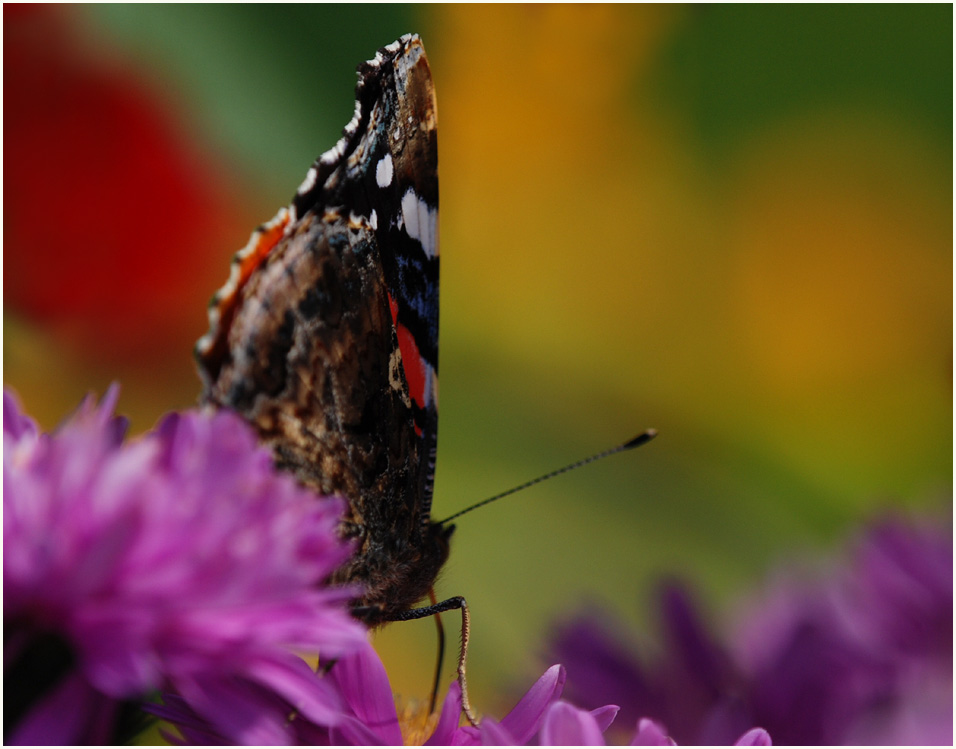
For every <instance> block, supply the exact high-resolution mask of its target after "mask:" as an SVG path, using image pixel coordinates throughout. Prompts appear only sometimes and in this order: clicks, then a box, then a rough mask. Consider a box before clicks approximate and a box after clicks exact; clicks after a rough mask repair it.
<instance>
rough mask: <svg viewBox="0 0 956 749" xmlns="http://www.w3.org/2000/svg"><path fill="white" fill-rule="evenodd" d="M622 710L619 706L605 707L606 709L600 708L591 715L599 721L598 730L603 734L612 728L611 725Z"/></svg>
mask: <svg viewBox="0 0 956 749" xmlns="http://www.w3.org/2000/svg"><path fill="white" fill-rule="evenodd" d="M620 710H621V708H619V707H618V706H617V705H605V706H604V707H599V708H597V709H595V710H592V711H591V715H592V716H593V717H594V720H596V721H597V724H598V728H600V729H601V733H604V732H605V731H606V730H607V729H608V728H610V727H611V723H613V722H614V719H615V718H616V717H617V714H618V713H619V712H620Z"/></svg>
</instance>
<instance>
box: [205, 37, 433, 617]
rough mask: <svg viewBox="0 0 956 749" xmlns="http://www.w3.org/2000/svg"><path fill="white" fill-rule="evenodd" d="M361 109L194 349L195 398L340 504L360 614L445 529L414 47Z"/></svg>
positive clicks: (366, 93) (417, 44) (216, 306)
mask: <svg viewBox="0 0 956 749" xmlns="http://www.w3.org/2000/svg"><path fill="white" fill-rule="evenodd" d="M359 75H360V80H359V84H358V87H357V90H356V94H357V102H356V111H355V116H354V117H353V119H352V121H351V122H350V123H349V124H348V125H347V126H346V128H345V130H344V135H343V137H342V139H341V140H340V141H339V142H338V143H337V144H336V145H335V146H334V147H333V148H332V149H331V150H330V151H328V152H326V153H325V154H323V155H322V156H321V157H320V158H319V159H318V160H317V161H316V162H315V164H314V165H313V167H312V168H311V169H310V170H309V174H308V176H307V177H306V180H305V182H303V184H302V186H301V187H300V188H299V191H298V193H297V194H296V196H295V198H294V200H293V203H292V205H291V206H290V207H289V208H283V209H282V210H280V212H279V214H278V215H277V216H276V217H275V219H273V220H272V221H271V222H270V223H269V224H266V225H264V226H262V227H260V228H259V229H258V230H257V231H256V232H255V233H254V234H253V236H252V238H251V239H250V241H249V244H248V245H247V246H246V247H245V248H244V249H243V250H242V251H240V253H238V254H237V256H236V258H235V259H234V261H233V265H232V272H231V275H230V278H229V281H228V282H227V284H226V285H225V286H224V287H223V289H221V290H220V291H219V292H218V293H217V295H216V296H215V297H214V299H213V302H212V304H211V306H210V323H211V325H210V330H209V333H207V334H206V335H205V336H204V337H203V338H202V339H201V340H200V341H199V343H198V344H197V359H198V361H199V368H200V373H201V376H202V378H203V383H204V390H203V395H202V400H203V402H204V403H207V404H211V405H214V406H217V407H225V408H230V409H233V410H235V411H237V412H238V413H239V414H241V415H242V416H243V417H244V418H245V419H246V420H247V421H248V422H249V423H250V424H252V425H253V426H254V427H255V429H256V430H257V431H258V433H259V435H260V437H261V439H262V440H263V442H264V443H265V444H267V445H268V446H270V447H271V449H272V451H273V453H274V455H275V459H276V462H277V464H278V465H279V466H281V467H283V468H286V469H288V470H290V471H293V472H294V473H295V475H296V476H297V477H298V478H299V480H300V481H301V482H302V483H304V484H306V485H308V486H311V487H313V488H315V489H316V490H318V491H319V492H320V493H322V494H341V495H344V496H345V497H346V498H347V499H348V500H349V506H350V509H349V512H348V514H347V516H346V517H345V518H344V519H343V521H342V525H341V534H342V535H343V536H344V537H347V538H351V539H354V540H355V541H356V543H357V551H356V553H355V555H354V556H353V557H352V559H351V560H350V561H349V562H348V563H347V564H346V565H345V566H344V567H343V568H342V569H341V570H339V572H338V573H337V574H336V576H335V578H336V580H338V581H350V582H360V583H362V584H364V586H365V589H366V593H365V595H364V596H363V597H362V598H361V599H359V600H357V601H356V602H355V604H356V608H357V611H358V612H359V615H360V616H361V617H362V618H363V619H365V620H366V621H368V622H370V623H378V622H381V621H387V620H389V619H393V618H395V615H396V614H397V613H399V612H401V611H404V610H406V609H408V608H409V607H410V606H412V605H413V604H414V603H415V602H416V601H418V600H419V599H421V598H422V597H423V596H424V595H425V594H426V593H427V592H428V590H429V588H430V587H431V585H432V583H433V582H434V579H435V577H436V575H437V574H438V571H439V568H440V567H441V565H442V564H443V563H444V561H445V559H446V558H447V554H448V537H449V535H450V533H451V528H443V527H441V526H440V525H439V524H436V523H433V522H432V521H431V519H430V517H429V512H430V504H431V493H432V483H433V477H434V460H435V446H436V443H437V354H438V349H437V341H438V247H437V208H438V176H437V169H438V161H437V140H436V138H437V135H436V124H437V123H436V118H437V115H436V112H435V100H434V92H433V89H432V84H431V77H430V74H429V70H428V63H427V60H426V58H425V54H424V49H423V48H422V46H421V41H420V40H419V39H418V37H416V36H406V37H403V38H402V39H401V40H399V41H398V42H396V43H394V44H392V45H389V46H388V47H385V48H383V49H382V50H380V51H379V53H378V55H376V57H375V59H374V60H372V61H370V62H368V63H365V64H364V65H363V66H361V67H360V68H359Z"/></svg>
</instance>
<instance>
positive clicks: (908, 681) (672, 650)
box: [552, 519, 953, 745]
mask: <svg viewBox="0 0 956 749" xmlns="http://www.w3.org/2000/svg"><path fill="white" fill-rule="evenodd" d="M952 569H953V547H952V538H951V536H950V535H949V534H948V532H944V531H941V530H939V529H938V528H934V527H933V526H931V525H929V524H925V523H916V522H904V521H902V520H900V519H887V520H884V521H882V522H880V523H877V524H875V525H874V526H873V527H871V528H870V530H869V531H868V532H867V533H866V534H865V535H864V537H863V539H862V541H861V542H860V543H858V544H857V545H856V547H855V549H854V552H853V554H852V555H851V558H850V561H849V563H847V564H845V565H843V566H842V567H838V568H837V569H836V570H835V571H834V572H833V573H832V574H831V575H830V576H829V577H828V579H826V580H819V579H809V580H807V579H803V580H801V581H796V580H794V579H793V575H792V574H791V575H790V577H789V578H788V579H787V580H782V579H778V580H777V581H776V582H774V583H773V584H771V585H770V586H768V590H767V592H766V594H765V595H764V596H763V597H762V598H761V599H760V600H757V601H755V602H753V603H752V604H750V605H749V606H746V607H741V609H740V611H742V612H743V614H744V615H743V616H742V617H741V622H742V623H741V624H740V625H739V626H738V627H737V628H736V630H735V632H736V634H735V635H734V636H733V637H732V638H731V640H730V643H729V644H725V643H722V642H721V641H719V640H718V639H717V638H716V637H715V636H714V635H713V634H711V632H710V631H709V629H708V628H707V627H706V626H705V625H704V623H703V621H702V619H701V616H700V615H699V614H698V613H697V609H696V607H695V606H694V605H693V603H692V602H691V600H690V597H689V596H688V594H687V593H686V592H685V591H684V590H683V589H682V588H680V587H679V586H675V585H668V586H666V587H665V588H664V589H663V595H662V599H661V612H662V621H663V627H662V631H663V633H664V649H663V653H662V654H661V655H660V656H658V657H657V658H656V659H654V660H650V659H643V660H642V659H639V658H638V657H637V656H636V655H635V654H634V653H635V652H636V649H635V648H634V647H633V646H632V645H631V644H630V643H629V641H628V639H627V637H626V636H624V635H623V634H621V631H620V630H619V629H618V628H616V627H615V626H614V625H613V624H612V623H611V617H610V616H598V615H596V614H594V613H593V609H592V611H591V613H589V614H588V615H584V616H580V617H577V618H576V619H574V620H573V621H571V622H569V623H567V624H565V625H563V626H562V627H561V628H560V629H559V630H558V632H557V635H556V637H555V640H554V644H553V648H552V657H557V658H558V659H560V660H561V661H562V662H563V663H564V664H565V665H566V666H567V668H568V672H569V674H570V680H569V685H568V686H569V694H570V696H571V698H572V699H573V700H575V701H576V702H577V703H578V704H581V705H583V706H585V707H588V706H591V707H594V706H597V705H600V704H603V703H605V702H615V703H617V704H620V705H622V706H623V709H622V711H621V713H622V714H621V719H623V723H624V725H627V724H628V723H630V722H631V721H633V720H635V719H637V717H639V716H640V715H653V716H655V717H657V718H660V719H661V720H662V721H663V722H664V724H666V725H667V726H668V727H669V728H670V729H671V730H672V731H673V734H672V735H673V736H674V738H675V739H677V741H678V742H683V743H697V744H727V743H729V742H730V741H732V740H733V737H734V736H739V735H740V733H741V732H742V731H743V730H745V729H746V727H747V726H751V725H760V726H763V727H765V728H766V729H767V731H769V733H770V735H771V736H773V738H774V740H776V741H777V742H779V743H783V744H861V743H862V744H876V743H879V744H939V745H950V744H952V737H953V723H952V698H953V691H952V673H953V672H952V667H953V659H952V632H953V577H952ZM618 722H619V723H621V722H622V721H621V720H619V721H618ZM640 733H641V732H640V731H639V734H640Z"/></svg>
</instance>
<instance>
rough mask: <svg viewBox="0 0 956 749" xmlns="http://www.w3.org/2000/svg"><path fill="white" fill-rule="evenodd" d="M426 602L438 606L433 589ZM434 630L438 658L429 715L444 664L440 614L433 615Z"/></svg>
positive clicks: (443, 630) (443, 632) (433, 709)
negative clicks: (436, 636)
mask: <svg viewBox="0 0 956 749" xmlns="http://www.w3.org/2000/svg"><path fill="white" fill-rule="evenodd" d="M428 600H430V601H431V602H432V606H437V605H438V599H437V598H436V597H435V589H434V588H431V589H430V590H429V591H428ZM435 628H436V629H437V630H438V658H437V660H436V662H435V679H434V680H433V681H432V698H431V700H430V701H429V703H428V712H429V714H431V713H433V712H435V703H436V702H437V701H438V689H439V687H440V686H441V667H442V665H443V664H444V663H445V627H444V625H443V624H442V622H441V614H435Z"/></svg>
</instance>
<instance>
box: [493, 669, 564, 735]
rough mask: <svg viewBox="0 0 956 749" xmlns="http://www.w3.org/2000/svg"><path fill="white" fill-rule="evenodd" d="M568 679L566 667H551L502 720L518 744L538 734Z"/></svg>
mask: <svg viewBox="0 0 956 749" xmlns="http://www.w3.org/2000/svg"><path fill="white" fill-rule="evenodd" d="M566 679H567V674H566V672H565V670H564V666H561V665H555V666H551V668H549V669H548V670H547V671H545V672H544V674H542V676H541V678H540V679H538V680H537V681H536V682H535V683H534V685H533V686H532V687H531V689H529V690H528V692H527V693H526V694H525V695H524V697H522V698H521V699H520V700H519V701H518V704H517V705H515V706H514V708H512V710H511V712H510V713H508V714H507V715H506V716H505V717H504V718H503V719H502V720H501V725H502V727H504V728H505V729H506V730H507V731H508V733H510V734H511V735H512V736H514V739H515V741H516V742H517V743H519V744H526V743H528V741H530V740H531V737H532V736H534V735H535V734H536V733H537V732H538V729H539V728H540V727H541V721H542V720H543V719H544V715H545V712H546V711H547V709H548V707H549V706H550V705H551V703H552V702H554V701H555V700H557V699H558V698H559V697H560V696H561V692H562V691H563V689H564V682H565V680H566Z"/></svg>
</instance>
